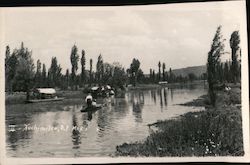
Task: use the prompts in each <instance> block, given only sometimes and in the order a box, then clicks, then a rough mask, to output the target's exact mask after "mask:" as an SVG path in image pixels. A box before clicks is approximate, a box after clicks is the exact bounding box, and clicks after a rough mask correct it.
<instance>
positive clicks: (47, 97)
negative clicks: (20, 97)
mask: <svg viewBox="0 0 250 165" xmlns="http://www.w3.org/2000/svg"><path fill="white" fill-rule="evenodd" d="M32 93H33V94H32V96H30V97H31V99H29V100H26V103H39V102H53V101H62V100H64V98H63V97H57V96H56V90H55V89H54V88H36V89H34V90H33V92H32Z"/></svg>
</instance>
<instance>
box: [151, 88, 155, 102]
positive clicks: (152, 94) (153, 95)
mask: <svg viewBox="0 0 250 165" xmlns="http://www.w3.org/2000/svg"><path fill="white" fill-rule="evenodd" d="M150 92H151V97H152V98H153V100H154V103H155V104H156V94H155V90H151V91H150Z"/></svg>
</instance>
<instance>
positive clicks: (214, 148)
mask: <svg viewBox="0 0 250 165" xmlns="http://www.w3.org/2000/svg"><path fill="white" fill-rule="evenodd" d="M217 93H218V94H217V104H216V106H215V107H212V106H210V105H209V103H208V102H207V101H208V100H207V96H206V95H204V96H201V97H199V98H197V99H195V100H193V101H191V102H187V103H184V104H182V105H183V106H201V105H202V106H205V111H200V112H188V113H186V114H184V115H182V116H180V117H178V118H175V119H170V120H164V121H158V122H156V123H153V124H150V125H153V126H155V127H157V131H155V132H153V133H151V134H150V135H149V136H148V137H147V138H146V139H145V141H143V142H133V143H129V144H128V143H123V144H121V145H118V146H117V147H116V152H115V155H116V156H131V157H138V156H153V157H162V156H242V155H244V150H243V135H242V116H241V108H240V107H239V106H237V105H239V104H240V103H241V98H240V97H241V95H240V93H241V89H240V86H237V85H233V86H232V90H231V91H217ZM150 125H149V127H150Z"/></svg>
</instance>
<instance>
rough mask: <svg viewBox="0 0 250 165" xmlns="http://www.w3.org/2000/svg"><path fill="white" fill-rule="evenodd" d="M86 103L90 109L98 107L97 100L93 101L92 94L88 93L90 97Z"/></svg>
mask: <svg viewBox="0 0 250 165" xmlns="http://www.w3.org/2000/svg"><path fill="white" fill-rule="evenodd" d="M85 102H86V103H87V106H88V107H92V106H94V107H95V106H96V100H95V99H93V97H92V95H91V93H88V95H87V96H86V98H85Z"/></svg>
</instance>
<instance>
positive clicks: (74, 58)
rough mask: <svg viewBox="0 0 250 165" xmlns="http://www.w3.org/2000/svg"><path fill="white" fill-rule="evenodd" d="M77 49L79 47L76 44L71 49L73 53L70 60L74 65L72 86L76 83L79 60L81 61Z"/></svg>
mask: <svg viewBox="0 0 250 165" xmlns="http://www.w3.org/2000/svg"><path fill="white" fill-rule="evenodd" d="M77 51H78V49H77V47H76V45H74V46H73V47H72V49H71V55H70V62H71V65H72V69H71V79H72V88H73V87H74V86H75V85H76V72H77V69H78V61H79V55H78V53H77Z"/></svg>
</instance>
